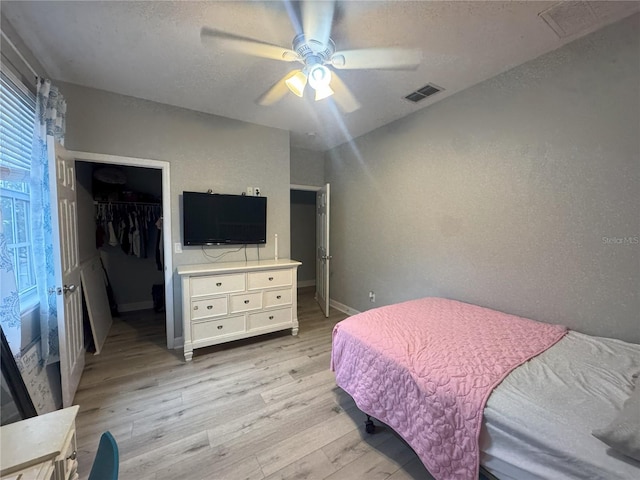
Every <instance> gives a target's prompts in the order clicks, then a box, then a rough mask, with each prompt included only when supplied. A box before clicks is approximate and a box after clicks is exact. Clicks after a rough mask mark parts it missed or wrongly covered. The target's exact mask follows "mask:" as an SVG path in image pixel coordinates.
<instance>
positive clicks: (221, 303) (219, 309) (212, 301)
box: [191, 297, 227, 320]
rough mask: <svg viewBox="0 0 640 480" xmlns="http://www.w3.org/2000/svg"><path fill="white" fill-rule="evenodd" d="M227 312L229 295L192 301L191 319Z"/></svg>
mask: <svg viewBox="0 0 640 480" xmlns="http://www.w3.org/2000/svg"><path fill="white" fill-rule="evenodd" d="M226 314H227V297H218V298H207V299H206V300H198V301H195V302H191V319H192V320H199V319H201V318H207V317H215V316H217V315H226Z"/></svg>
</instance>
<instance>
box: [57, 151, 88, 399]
mask: <svg viewBox="0 0 640 480" xmlns="http://www.w3.org/2000/svg"><path fill="white" fill-rule="evenodd" d="M50 143H53V142H50ZM49 148H53V147H51V146H49ZM49 158H51V152H50V153H49ZM49 183H50V187H51V217H52V218H51V221H52V226H53V229H54V234H53V258H54V268H55V277H56V294H57V295H56V299H57V302H56V304H57V307H58V338H59V341H60V373H61V377H62V403H63V406H64V407H69V406H71V405H72V403H73V397H74V396H75V393H76V389H77V388H78V383H80V376H81V375H82V370H83V369H84V352H85V350H84V332H83V328H82V289H81V284H80V265H79V261H78V210H77V202H76V169H75V159H74V158H73V157H72V156H70V154H69V152H67V151H66V150H65V149H64V148H62V147H61V146H59V145H56V147H55V161H54V162H53V164H51V165H49ZM56 205H57V208H55V206H56ZM56 227H57V228H58V235H56V234H55V229H56Z"/></svg>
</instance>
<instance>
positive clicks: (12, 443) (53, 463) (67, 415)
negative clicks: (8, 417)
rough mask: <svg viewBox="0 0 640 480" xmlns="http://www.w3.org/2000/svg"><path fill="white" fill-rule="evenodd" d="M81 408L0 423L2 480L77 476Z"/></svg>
mask: <svg viewBox="0 0 640 480" xmlns="http://www.w3.org/2000/svg"><path fill="white" fill-rule="evenodd" d="M78 408H79V407H78V406H77V405H74V406H73V407H69V408H65V409H62V410H57V411H55V412H51V413H46V414H44V415H40V416H37V417H33V418H28V419H26V420H21V421H19V422H16V423H12V424H9V425H5V426H3V427H1V428H0V457H1V458H2V468H1V470H0V476H1V477H2V480H74V479H77V478H78V473H77V469H78V462H77V460H76V448H77V447H76V427H75V420H76V415H77V414H78Z"/></svg>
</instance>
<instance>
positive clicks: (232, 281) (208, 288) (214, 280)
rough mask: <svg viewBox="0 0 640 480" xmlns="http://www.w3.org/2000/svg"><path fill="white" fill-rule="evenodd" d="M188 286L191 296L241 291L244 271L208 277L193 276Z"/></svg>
mask: <svg viewBox="0 0 640 480" xmlns="http://www.w3.org/2000/svg"><path fill="white" fill-rule="evenodd" d="M190 286H191V297H201V296H203V295H217V294H219V293H230V292H242V291H243V290H244V273H232V274H229V275H214V276H210V277H194V278H192V279H191V281H190Z"/></svg>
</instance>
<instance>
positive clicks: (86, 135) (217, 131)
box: [57, 82, 290, 337]
mask: <svg viewBox="0 0 640 480" xmlns="http://www.w3.org/2000/svg"><path fill="white" fill-rule="evenodd" d="M57 83H58V84H59V86H60V89H61V91H62V93H63V95H64V96H65V98H66V100H67V133H66V138H65V145H66V147H67V149H69V150H77V151H87V152H95V153H104V154H111V155H120V156H128V157H138V158H147V159H154V160H165V161H168V162H170V164H171V168H170V175H171V209H172V218H171V221H172V231H171V237H172V243H175V242H182V192H183V191H207V190H208V189H212V190H213V191H214V192H219V193H241V192H242V191H244V190H245V189H246V187H247V186H258V187H260V188H261V189H262V195H263V196H266V197H268V202H267V217H268V224H267V239H268V240H267V244H266V245H262V246H261V247H260V257H261V258H273V256H274V241H273V238H274V234H276V233H277V234H278V251H279V256H280V257H282V258H285V257H288V256H289V255H290V243H289V230H290V222H289V215H290V211H289V181H290V173H289V132H287V131H284V130H278V129H274V128H268V127H263V126H259V125H253V124H249V123H245V122H240V121H237V120H231V119H227V118H222V117H217V116H213V115H207V114H204V113H198V112H194V111H191V110H185V109H181V108H176V107H172V106H169V105H162V104H158V103H154V102H149V101H146V100H141V99H137V98H133V97H125V96H122V95H117V94H113V93H109V92H105V91H102V90H96V89H91V88H85V87H81V86H78V85H73V84H68V83H63V82H57ZM207 250H208V253H210V254H211V255H219V254H220V253H224V252H230V251H231V250H233V249H228V248H225V247H207ZM247 256H248V258H249V259H255V258H257V249H256V247H255V246H250V247H248V248H247ZM234 260H244V252H243V251H240V252H236V253H230V254H229V255H227V256H225V257H223V258H222V259H221V260H220V261H234ZM207 261H208V260H207V258H206V257H205V256H204V255H203V254H202V251H201V249H200V247H186V248H185V249H184V253H181V254H175V253H174V254H173V265H174V267H177V266H178V265H185V264H195V263H205V262H207ZM174 305H175V321H176V325H175V335H176V337H180V336H181V335H182V312H181V300H180V282H179V279H178V277H177V276H175V277H174Z"/></svg>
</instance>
